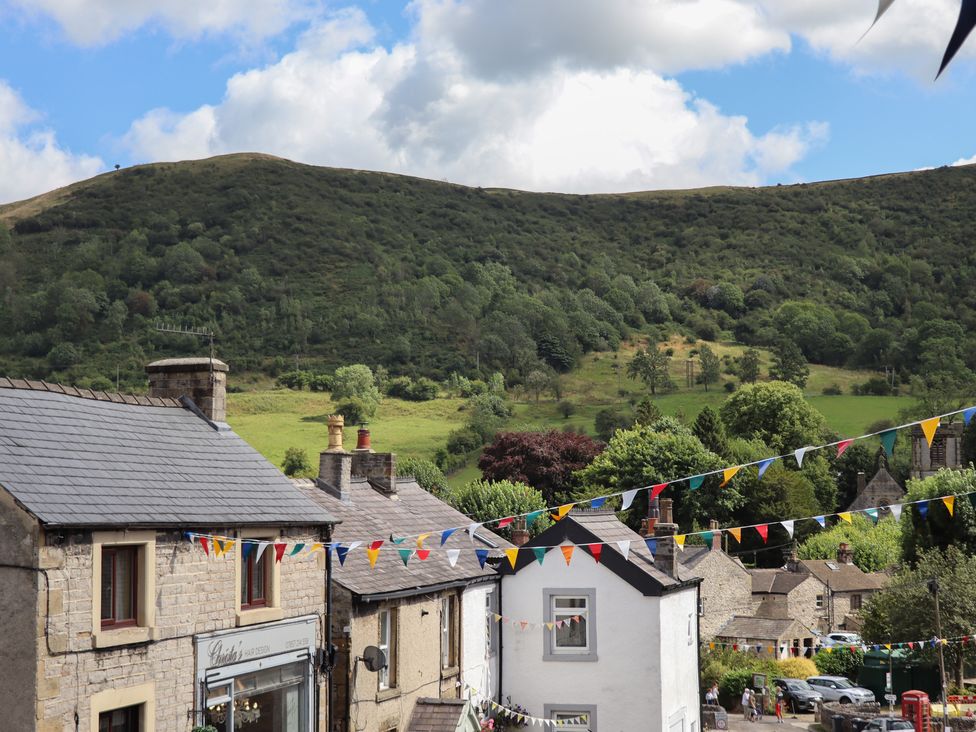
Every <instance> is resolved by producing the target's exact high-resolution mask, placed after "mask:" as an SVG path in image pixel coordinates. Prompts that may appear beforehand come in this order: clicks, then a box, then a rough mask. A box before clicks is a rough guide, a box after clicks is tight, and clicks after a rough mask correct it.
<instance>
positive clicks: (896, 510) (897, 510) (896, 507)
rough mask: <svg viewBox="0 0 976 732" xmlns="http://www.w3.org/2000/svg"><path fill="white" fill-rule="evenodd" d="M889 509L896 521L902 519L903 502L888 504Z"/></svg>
mask: <svg viewBox="0 0 976 732" xmlns="http://www.w3.org/2000/svg"><path fill="white" fill-rule="evenodd" d="M888 510H889V511H891V515H892V516H893V517H894V519H895V521H896V522H897V521H901V504H900V503H895V504H893V505H891V506H888Z"/></svg>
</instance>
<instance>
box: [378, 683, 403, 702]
mask: <svg viewBox="0 0 976 732" xmlns="http://www.w3.org/2000/svg"><path fill="white" fill-rule="evenodd" d="M399 696H400V689H399V688H398V687H396V686H395V687H393V688H392V689H381V690H380V691H377V692H376V701H377V702H385V701H389V700H390V699H396V698H397V697H399Z"/></svg>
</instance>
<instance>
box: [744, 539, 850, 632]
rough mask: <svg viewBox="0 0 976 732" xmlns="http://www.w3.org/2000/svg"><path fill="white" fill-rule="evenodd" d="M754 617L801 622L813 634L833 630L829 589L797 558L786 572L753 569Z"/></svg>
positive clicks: (789, 563) (751, 571)
mask: <svg viewBox="0 0 976 732" xmlns="http://www.w3.org/2000/svg"><path fill="white" fill-rule="evenodd" d="M749 574H750V575H752V599H753V602H754V603H755V610H754V611H753V613H752V615H754V616H756V617H760V618H776V619H780V620H784V619H789V620H796V621H798V622H799V623H800V624H801V625H802V626H803V627H804V628H806V629H807V630H809V631H814V630H816V631H818V632H821V633H826V632H828V631H829V630H831V628H830V623H829V620H828V609H827V586H826V585H825V584H824V583H823V582H821V581H820V579H818V578H817V577H816V576H814V575H812V574H810V573H808V572H805V571H801V569H800V564H799V563H798V562H797V561H796V559H795V556H794V557H793V559H792V560H788V561H787V565H786V568H783V569H750V570H749Z"/></svg>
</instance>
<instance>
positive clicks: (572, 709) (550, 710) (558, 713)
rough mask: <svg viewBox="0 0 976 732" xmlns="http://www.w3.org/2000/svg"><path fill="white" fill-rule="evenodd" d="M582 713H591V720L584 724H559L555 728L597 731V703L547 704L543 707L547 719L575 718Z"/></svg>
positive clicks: (569, 731)
mask: <svg viewBox="0 0 976 732" xmlns="http://www.w3.org/2000/svg"><path fill="white" fill-rule="evenodd" d="M581 714H587V715H589V721H588V722H587V723H584V724H572V725H570V724H559V725H556V726H555V727H554V729H560V730H567V732H597V726H596V724H597V720H596V705H595V704H546V705H544V707H543V715H544V716H545V718H546V719H552V720H557V721H558V719H559V718H560V717H562V718H564V719H573V718H576V717H579V716H580V715H581Z"/></svg>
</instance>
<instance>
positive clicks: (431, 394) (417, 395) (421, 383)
mask: <svg viewBox="0 0 976 732" xmlns="http://www.w3.org/2000/svg"><path fill="white" fill-rule="evenodd" d="M409 394H410V395H409V396H408V397H407V398H408V399H410V400H411V401H414V402H429V401H430V400H431V399H436V398H437V383H436V382H434V381H431V380H430V379H428V378H425V377H423V376H421V377H420V378H419V379H417V380H416V381H415V382H413V386H412V387H411V389H410V391H409Z"/></svg>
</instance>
